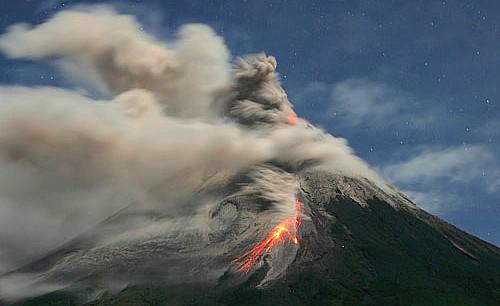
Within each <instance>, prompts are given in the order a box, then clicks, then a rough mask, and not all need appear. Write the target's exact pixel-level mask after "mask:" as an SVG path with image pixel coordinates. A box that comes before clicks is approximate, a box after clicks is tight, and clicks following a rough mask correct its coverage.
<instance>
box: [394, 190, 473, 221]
mask: <svg viewBox="0 0 500 306" xmlns="http://www.w3.org/2000/svg"><path fill="white" fill-rule="evenodd" d="M403 193H404V194H405V195H406V196H408V197H409V198H410V199H411V200H412V201H413V202H415V203H416V204H417V206H418V207H420V208H422V209H424V210H426V211H428V212H430V213H432V214H437V215H439V214H442V213H445V212H450V211H454V210H456V209H459V208H460V207H461V206H463V205H464V201H463V199H461V198H460V197H459V196H458V195H454V194H451V193H445V192H436V191H434V192H422V191H415V190H403Z"/></svg>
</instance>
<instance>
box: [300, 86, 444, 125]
mask: <svg viewBox="0 0 500 306" xmlns="http://www.w3.org/2000/svg"><path fill="white" fill-rule="evenodd" d="M296 96H297V99H298V101H299V103H301V104H306V103H307V104H306V105H307V110H306V111H307V112H311V111H312V112H314V109H316V112H314V113H313V114H312V115H313V116H314V117H317V118H318V119H319V120H320V121H324V122H327V123H328V124H330V123H332V122H334V124H335V127H336V128H337V129H339V128H347V129H359V128H360V127H361V126H369V127H370V129H380V128H390V127H393V126H396V125H399V126H402V127H404V128H409V129H423V128H428V127H429V126H436V125H437V124H439V122H438V121H437V120H436V119H437V117H438V116H439V115H440V114H443V110H442V109H440V108H439V107H437V106H433V107H432V108H428V107H427V108H424V102H427V101H426V100H424V99H423V98H420V97H417V96H416V95H414V94H412V93H409V92H406V91H404V90H401V89H399V88H397V87H394V86H392V85H390V84H386V83H383V82H378V81H374V80H370V79H368V78H350V79H345V80H342V81H339V82H336V83H334V84H327V83H323V82H312V83H310V84H308V85H306V86H305V87H304V88H303V89H302V90H301V91H299V92H298V93H297V95H296ZM425 104H427V103H425ZM311 109H312V110H311ZM325 109H326V111H325Z"/></svg>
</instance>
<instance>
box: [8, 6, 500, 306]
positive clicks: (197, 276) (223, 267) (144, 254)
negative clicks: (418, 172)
mask: <svg viewBox="0 0 500 306" xmlns="http://www.w3.org/2000/svg"><path fill="white" fill-rule="evenodd" d="M82 25H84V26H83V27H82ZM61 37H64V40H63V41H61V40H60V38H61ZM0 49H1V50H2V51H3V52H4V53H5V54H6V55H7V56H9V57H11V58H22V59H30V60H40V59H44V60H48V61H51V62H53V63H54V64H56V65H57V66H58V67H59V68H61V69H62V70H63V71H64V73H66V75H67V76H68V78H69V79H72V80H73V81H74V82H78V84H85V86H89V87H90V88H92V89H93V90H94V91H95V92H94V94H90V93H88V92H83V91H82V90H77V89H75V90H70V89H61V88H53V87H41V88H40V87H39V88H33V87H21V86H10V87H0V98H1V100H2V101H5V102H2V104H1V105H0V163H1V165H0V166H1V167H3V169H7V172H6V173H7V174H4V173H2V174H0V179H1V180H2V181H6V182H7V181H8V184H7V183H6V184H5V187H2V188H1V189H0V192H1V193H0V195H1V196H2V198H5V199H8V200H9V201H8V203H14V204H12V205H11V204H9V205H11V206H9V207H8V208H9V214H10V215H9V216H10V219H11V220H12V222H13V223H12V225H11V228H12V229H13V230H12V234H11V235H10V236H9V235H4V236H2V243H3V244H5V245H6V246H7V247H6V248H5V250H2V251H3V254H2V253H0V255H2V256H1V257H0V259H2V261H3V262H2V266H7V267H8V269H6V270H9V271H10V272H8V271H5V273H4V274H3V275H2V276H1V277H0V301H1V302H0V303H4V304H13V305H134V306H138V305H212V304H213V305H271V304H274V305H498V303H499V301H500V289H499V288H500V250H499V249H498V248H497V247H495V246H493V245H490V244H488V243H486V242H484V241H481V240H479V239H477V238H475V237H473V236H471V235H469V234H467V233H465V232H462V231H461V230H459V229H457V228H455V227H454V226H452V225H450V224H448V223H446V222H444V221H442V220H440V219H438V218H437V217H434V216H432V215H430V214H428V213H426V212H425V211H423V210H421V209H420V208H418V207H417V206H416V205H415V204H414V203H412V202H411V200H409V199H408V198H407V197H405V196H404V195H403V194H401V193H400V192H399V191H398V190H396V189H395V188H394V187H392V186H391V185H390V184H388V183H386V182H385V180H384V179H383V178H381V177H380V176H379V175H378V174H377V173H375V172H374V171H373V170H371V169H370V167H369V166H368V165H367V164H366V163H365V162H364V161H362V160H361V159H359V158H358V157H356V156H355V155H354V154H353V153H352V150H351V149H350V148H349V147H348V145H347V142H346V141H345V140H344V139H341V138H337V137H334V136H332V135H329V134H327V133H325V132H324V131H322V130H321V129H318V128H316V127H314V126H313V125H312V124H310V123H308V122H307V121H306V120H305V119H302V118H299V117H298V115H297V114H296V113H295V111H294V110H293V107H292V104H291V103H290V101H289V100H288V97H287V95H286V93H285V91H284V90H283V88H282V87H281V85H280V82H279V78H278V74H277V72H276V68H277V63H276V60H275V59H274V57H271V56H266V55H264V54H258V55H249V56H245V57H242V58H238V59H237V60H235V61H234V64H231V63H232V62H233V61H232V60H231V57H230V55H229V52H228V50H227V48H226V47H225V45H224V43H223V40H222V39H221V38H220V37H218V36H217V35H216V34H215V33H214V32H213V31H212V30H211V29H210V28H208V27H206V26H204V25H200V24H191V25H186V26H183V27H181V28H180V30H179V32H178V33H177V35H176V36H175V39H174V40H172V41H168V42H166V43H164V42H160V41H157V40H156V39H155V38H154V37H152V36H150V35H147V34H145V33H144V32H143V31H142V30H141V26H140V25H139V24H138V22H137V21H136V20H135V18H134V17H133V16H130V15H120V14H118V13H116V12H115V11H114V10H113V9H112V8H109V7H103V6H98V7H85V8H79V9H73V10H66V11H62V12H60V13H58V14H56V15H55V16H54V17H53V18H51V19H49V20H48V21H46V22H45V23H42V24H40V25H37V26H34V27H31V26H27V25H24V24H23V25H14V26H13V27H11V28H10V29H9V31H8V32H7V33H6V34H4V35H2V36H0ZM96 96H97V98H96ZM16 203H23V205H22V206H20V205H16ZM30 220H36V221H37V223H36V224H33V226H29V223H28V222H30ZM60 220H62V221H61V222H59V221H60ZM20 225H22V226H23V230H20V228H19V226H20ZM24 227H27V228H24ZM40 232H43V233H45V235H46V236H47V237H48V238H50V239H47V242H46V243H41V244H40V245H39V248H38V249H33V248H31V247H30V245H21V246H19V243H18V242H19V241H22V240H23V239H26V241H30V239H31V240H36V238H37V237H39V235H40ZM12 241H14V242H17V244H16V243H13V242H12ZM14 246H15V247H14Z"/></svg>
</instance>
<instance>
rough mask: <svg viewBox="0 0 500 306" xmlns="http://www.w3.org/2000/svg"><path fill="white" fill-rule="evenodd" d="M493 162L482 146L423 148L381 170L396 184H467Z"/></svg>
mask: <svg viewBox="0 0 500 306" xmlns="http://www.w3.org/2000/svg"><path fill="white" fill-rule="evenodd" d="M493 163H495V158H494V155H493V154H492V153H491V152H490V151H489V150H488V149H487V148H486V147H483V146H479V145H478V146H471V147H463V146H459V147H451V148H426V149H424V150H422V151H421V152H420V153H418V154H416V155H414V156H412V157H410V158H409V159H407V160H404V161H401V162H398V163H395V164H391V165H389V166H386V167H384V169H383V172H384V174H385V175H386V176H387V177H389V178H391V179H392V180H393V181H395V182H398V183H418V182H422V181H426V182H430V181H435V180H438V179H446V180H449V181H462V182H470V181H472V180H474V179H476V178H478V177H479V176H482V175H483V173H486V170H487V169H488V168H489V167H490V165H491V164H493Z"/></svg>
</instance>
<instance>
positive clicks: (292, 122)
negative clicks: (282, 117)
mask: <svg viewBox="0 0 500 306" xmlns="http://www.w3.org/2000/svg"><path fill="white" fill-rule="evenodd" d="M298 122H299V117H297V115H295V114H294V113H290V114H289V115H288V124H290V125H296V124H297V123H298Z"/></svg>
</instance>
